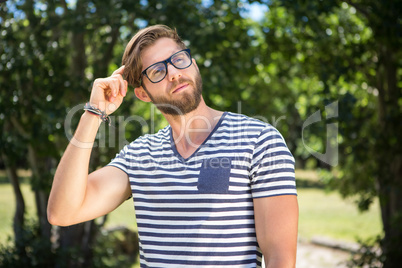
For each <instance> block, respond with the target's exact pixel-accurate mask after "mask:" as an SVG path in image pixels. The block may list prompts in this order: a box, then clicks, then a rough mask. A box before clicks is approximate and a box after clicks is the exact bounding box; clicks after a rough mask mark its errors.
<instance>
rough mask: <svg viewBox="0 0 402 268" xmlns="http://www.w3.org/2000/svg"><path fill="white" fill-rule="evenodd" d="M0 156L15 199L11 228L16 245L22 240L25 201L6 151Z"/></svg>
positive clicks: (15, 169) (14, 168)
mask: <svg viewBox="0 0 402 268" xmlns="http://www.w3.org/2000/svg"><path fill="white" fill-rule="evenodd" d="M1 157H2V159H3V161H4V163H5V167H6V172H7V177H8V179H9V180H10V182H11V185H12V187H13V191H14V196H15V201H16V209H15V214H14V219H13V229H14V241H15V244H16V245H17V244H18V243H19V241H22V239H21V236H22V230H23V227H24V223H25V219H24V214H25V201H24V196H23V195H22V192H21V187H20V182H19V180H18V175H17V168H16V166H15V165H13V164H12V163H11V161H10V159H9V158H8V156H7V154H6V153H4V152H2V154H1Z"/></svg>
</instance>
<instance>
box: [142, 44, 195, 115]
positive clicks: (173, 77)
mask: <svg viewBox="0 0 402 268" xmlns="http://www.w3.org/2000/svg"><path fill="white" fill-rule="evenodd" d="M180 50H182V48H180V47H179V46H178V45H177V44H176V42H174V41H173V40H172V39H170V38H161V39H159V40H158V41H156V42H155V44H154V45H152V46H150V47H149V48H147V49H145V50H144V51H143V52H142V56H141V58H142V65H143V69H142V71H143V70H145V69H146V68H147V67H148V66H151V65H152V64H154V63H156V62H160V61H164V60H166V59H167V58H169V57H170V56H172V55H173V54H174V53H176V52H178V51H180ZM192 61H193V62H192V64H191V65H190V66H189V67H188V68H186V69H177V68H175V67H174V66H173V65H171V64H168V65H167V68H168V69H167V74H166V77H165V78H164V79H163V80H162V81H160V82H158V83H152V82H151V81H149V79H148V78H147V77H146V76H145V75H144V76H143V77H142V80H143V88H144V90H145V91H146V92H147V94H148V96H149V98H150V99H151V100H152V102H153V103H154V104H155V105H156V107H157V108H158V109H159V110H160V111H161V112H162V113H164V114H169V115H184V114H187V113H189V112H191V111H193V110H195V109H196V108H197V107H198V105H199V103H200V101H201V98H202V96H201V93H202V79H201V75H200V73H199V70H198V67H197V65H196V63H195V60H194V59H192Z"/></svg>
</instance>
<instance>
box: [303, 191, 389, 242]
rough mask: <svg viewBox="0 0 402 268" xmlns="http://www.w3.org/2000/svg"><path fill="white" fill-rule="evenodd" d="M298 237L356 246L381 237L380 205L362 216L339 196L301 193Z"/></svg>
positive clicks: (375, 204) (335, 194)
mask: <svg viewBox="0 0 402 268" xmlns="http://www.w3.org/2000/svg"><path fill="white" fill-rule="evenodd" d="M298 200H299V237H301V238H304V239H308V240H310V239H311V238H312V237H313V236H323V237H328V238H332V239H335V240H340V241H347V242H356V241H357V239H358V238H359V239H363V240H366V239H368V238H370V237H374V236H376V235H378V234H380V233H381V228H382V227H381V224H382V223H381V217H380V210H379V205H378V202H374V204H372V206H371V208H370V210H369V211H366V212H359V210H358V209H357V206H356V205H355V204H354V203H353V202H352V201H348V200H344V199H342V198H341V197H340V195H339V194H338V193H337V192H331V193H326V192H325V191H324V190H321V189H298Z"/></svg>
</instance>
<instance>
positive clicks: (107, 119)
mask: <svg viewBox="0 0 402 268" xmlns="http://www.w3.org/2000/svg"><path fill="white" fill-rule="evenodd" d="M84 110H85V111H86V112H88V113H90V114H92V115H95V116H98V117H99V118H100V119H101V120H102V121H103V122H105V123H108V125H109V126H110V123H111V122H110V117H109V115H108V114H107V113H106V111H102V110H100V109H99V108H97V107H95V106H93V105H91V104H90V103H89V102H87V103H86V104H85V106H84Z"/></svg>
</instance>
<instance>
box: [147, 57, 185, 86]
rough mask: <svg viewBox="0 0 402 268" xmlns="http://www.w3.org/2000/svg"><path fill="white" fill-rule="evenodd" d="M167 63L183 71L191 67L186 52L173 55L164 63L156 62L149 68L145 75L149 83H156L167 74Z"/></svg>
mask: <svg viewBox="0 0 402 268" xmlns="http://www.w3.org/2000/svg"><path fill="white" fill-rule="evenodd" d="M167 62H170V63H171V64H172V65H173V66H174V67H176V68H177V69H185V68H187V67H189V66H190V65H191V56H190V54H189V53H188V52H187V51H185V50H183V51H179V52H177V53H176V54H173V55H172V56H171V57H170V58H169V59H168V60H166V61H164V62H158V63H156V64H154V65H152V66H150V67H149V68H148V69H147V70H146V74H147V77H148V78H149V80H151V82H153V83H157V82H159V81H161V80H162V79H163V78H165V76H166V73H167Z"/></svg>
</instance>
